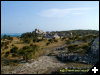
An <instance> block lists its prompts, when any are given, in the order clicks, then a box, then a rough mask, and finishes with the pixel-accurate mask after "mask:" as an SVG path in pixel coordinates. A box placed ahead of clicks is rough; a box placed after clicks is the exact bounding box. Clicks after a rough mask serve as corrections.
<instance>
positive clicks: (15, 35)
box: [1, 33, 22, 38]
mask: <svg viewBox="0 0 100 75" xmlns="http://www.w3.org/2000/svg"><path fill="white" fill-rule="evenodd" d="M21 34H22V33H1V38H2V37H3V36H4V35H9V36H10V37H21Z"/></svg>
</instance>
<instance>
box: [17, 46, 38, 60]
mask: <svg viewBox="0 0 100 75" xmlns="http://www.w3.org/2000/svg"><path fill="white" fill-rule="evenodd" d="M38 49H39V46H38V45H32V44H31V45H30V46H24V47H23V48H22V49H20V50H19V51H18V55H20V56H23V60H25V61H28V60H29V59H31V58H32V57H33V55H34V54H35V52H36V51H38Z"/></svg>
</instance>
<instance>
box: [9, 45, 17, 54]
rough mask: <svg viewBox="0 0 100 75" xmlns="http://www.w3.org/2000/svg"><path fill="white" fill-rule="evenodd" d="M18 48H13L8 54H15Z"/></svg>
mask: <svg viewBox="0 0 100 75" xmlns="http://www.w3.org/2000/svg"><path fill="white" fill-rule="evenodd" d="M17 50H18V48H17V47H16V46H14V47H13V48H12V49H11V50H10V53H17Z"/></svg>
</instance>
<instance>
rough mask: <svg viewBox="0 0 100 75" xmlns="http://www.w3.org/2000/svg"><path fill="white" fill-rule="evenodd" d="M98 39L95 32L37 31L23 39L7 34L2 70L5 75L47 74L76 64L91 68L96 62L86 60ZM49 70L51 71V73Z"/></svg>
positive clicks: (2, 41)
mask: <svg viewBox="0 0 100 75" xmlns="http://www.w3.org/2000/svg"><path fill="white" fill-rule="evenodd" d="M97 37H99V31H95V30H72V31H60V32H43V31H41V30H38V29H36V31H33V32H27V33H23V34H22V35H21V37H10V36H7V35H5V36H4V37H2V38H1V71H2V73H3V74H5V73H6V74H9V73H10V74H12V73H13V74H16V73H21V74H24V73H25V74H27V73H28V74H29V73H30V74H46V73H52V72H54V71H56V70H58V69H60V68H65V67H76V66H77V65H80V66H85V67H89V68H90V67H92V65H93V64H94V63H92V62H90V61H89V62H88V61H87V60H88V57H89V56H91V55H87V54H88V53H89V52H90V53H91V51H90V50H91V48H92V45H91V44H92V43H93V41H94V40H95V39H96V38H97ZM98 43H99V42H98ZM96 45H97V47H99V46H98V45H99V44H96ZM93 50H94V47H93V48H92V51H93ZM96 51H97V50H96ZM92 54H93V53H92ZM83 56H84V58H83ZM93 58H94V59H95V57H93ZM90 60H91V59H90ZM97 61H98V59H97ZM97 61H96V62H97ZM96 62H95V63H96ZM71 63H72V64H71ZM43 65H45V66H43ZM5 67H6V68H5ZM31 68H36V69H37V70H35V69H31ZM40 69H41V70H40ZM42 69H43V70H42ZM49 69H52V70H51V71H50V72H48V71H49ZM39 71H40V72H39Z"/></svg>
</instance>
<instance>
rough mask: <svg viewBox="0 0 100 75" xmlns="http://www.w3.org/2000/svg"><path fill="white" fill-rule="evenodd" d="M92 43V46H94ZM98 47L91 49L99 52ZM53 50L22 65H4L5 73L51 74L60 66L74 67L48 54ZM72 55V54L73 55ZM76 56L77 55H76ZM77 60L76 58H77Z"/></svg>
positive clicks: (56, 50)
mask: <svg viewBox="0 0 100 75" xmlns="http://www.w3.org/2000/svg"><path fill="white" fill-rule="evenodd" d="M98 39H99V38H97V39H96V40H95V41H94V42H93V44H92V45H93V46H95V45H96V44H98V43H97V42H98ZM92 45H91V46H92ZM95 47H96V48H94V47H93V48H94V49H93V48H92V47H91V48H92V49H91V51H92V52H93V51H94V54H97V51H98V48H99V46H95ZM59 49H60V50H61V49H62V50H63V47H61V48H55V50H54V51H55V53H56V52H58V51H59ZM50 52H52V50H51V51H50V50H47V53H45V55H44V56H40V57H39V58H38V59H37V60H31V61H30V62H27V63H21V65H20V66H12V67H11V66H4V67H3V68H2V71H3V73H5V74H51V73H52V72H53V71H56V70H57V69H59V68H66V67H74V66H73V65H72V64H70V65H69V64H67V62H66V63H64V62H61V61H59V60H58V59H57V58H56V56H53V55H48V53H50ZM71 56H72V55H71ZM74 58H75V57H74ZM75 60H76V59H75Z"/></svg>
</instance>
